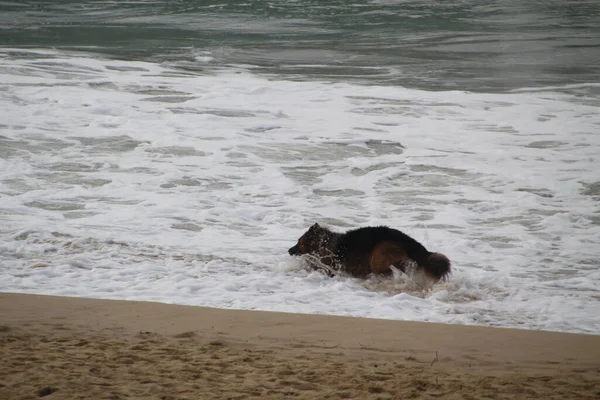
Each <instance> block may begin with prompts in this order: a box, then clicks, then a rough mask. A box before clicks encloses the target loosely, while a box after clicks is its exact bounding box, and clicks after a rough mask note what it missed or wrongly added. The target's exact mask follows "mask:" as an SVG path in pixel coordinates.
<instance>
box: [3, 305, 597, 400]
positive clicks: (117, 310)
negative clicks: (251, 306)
mask: <svg viewBox="0 0 600 400" xmlns="http://www.w3.org/2000/svg"><path fill="white" fill-rule="evenodd" d="M0 341H1V343H2V346H0V348H1V349H2V350H1V353H2V354H0V358H2V359H3V360H4V361H3V363H2V365H3V367H2V369H1V370H0V398H11V399H13V398H15V399H29V398H31V399H33V398H40V397H45V398H47V399H59V398H60V399H67V398H114V399H125V398H156V399H187V398H189V399H193V398H214V399H217V398H238V399H244V398H248V399H251V398H273V399H276V398H282V397H294V398H301V399H304V398H306V399H310V398H332V399H335V398H369V399H370V398H373V399H392V398H398V399H400V398H439V397H442V398H474V399H476V398H482V397H487V398H523V396H525V397H526V398H540V399H541V398H557V399H558V398H573V399H576V398H577V399H588V398H589V399H593V398H598V397H600V335H590V334H576V333H561V332H550V331H532V330H519V329H513V328H496V327H481V326H464V325H446V324H437V323H428V322H411V321H396V320H378V319H367V318H356V317H341V316H326V315H312V314H290V313H281V312H272V311H241V310H226V309H214V308H205V307H197V306H182V305H172V304H164V303H151V302H138V301H124V300H99V299H87V298H78V297H55V296H45V295H31V294H11V293H0ZM42 395H43V396H42ZM90 396H91V397H90ZM111 396H112V397H111Z"/></svg>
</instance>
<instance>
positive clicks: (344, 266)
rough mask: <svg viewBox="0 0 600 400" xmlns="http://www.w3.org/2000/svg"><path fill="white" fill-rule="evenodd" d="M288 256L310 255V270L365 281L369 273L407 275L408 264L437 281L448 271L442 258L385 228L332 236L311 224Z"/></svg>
mask: <svg viewBox="0 0 600 400" xmlns="http://www.w3.org/2000/svg"><path fill="white" fill-rule="evenodd" d="M288 253H289V254H290V255H291V256H298V255H303V254H307V255H310V256H311V257H310V258H312V262H311V264H312V266H313V268H316V269H326V270H327V272H328V273H329V275H334V274H335V271H341V272H345V273H348V274H349V275H352V276H354V277H357V278H366V277H367V276H369V275H370V274H375V275H391V274H392V273H393V271H392V267H395V268H397V269H399V270H400V271H402V272H407V271H406V270H407V268H408V267H409V266H410V265H415V266H416V269H417V270H422V271H423V272H425V274H426V275H427V276H428V277H429V278H431V279H432V280H433V281H434V282H438V281H439V280H440V279H443V278H446V277H447V276H448V275H449V274H450V272H451V265H450V260H448V258H447V257H446V256H444V255H443V254H439V253H432V252H430V251H428V250H427V249H426V248H425V247H424V246H423V245H422V244H421V243H419V242H418V241H416V240H415V239H413V238H411V237H410V236H408V235H406V234H405V233H403V232H401V231H399V230H397V229H392V228H388V227H387V226H376V227H365V228H358V229H354V230H351V231H348V232H346V233H336V232H332V231H330V230H329V229H327V228H323V227H321V226H319V224H314V225H313V226H311V227H310V228H309V229H308V231H306V233H304V235H302V237H301V238H300V239H298V243H296V245H295V246H293V247H291V248H290V249H289V250H288ZM315 261H316V262H315ZM319 264H321V265H319ZM323 266H324V267H325V268H323Z"/></svg>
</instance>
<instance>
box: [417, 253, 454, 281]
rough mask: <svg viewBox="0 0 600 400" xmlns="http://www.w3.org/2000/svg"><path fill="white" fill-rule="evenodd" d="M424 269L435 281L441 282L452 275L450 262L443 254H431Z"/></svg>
mask: <svg viewBox="0 0 600 400" xmlns="http://www.w3.org/2000/svg"><path fill="white" fill-rule="evenodd" d="M423 269H424V270H425V272H426V273H427V275H429V276H430V277H432V278H433V279H435V280H436V282H437V281H439V280H440V279H443V278H445V277H447V276H448V275H450V272H451V266H450V260H448V257H446V256H445V255H443V254H440V253H431V254H429V257H427V261H426V262H425V265H423Z"/></svg>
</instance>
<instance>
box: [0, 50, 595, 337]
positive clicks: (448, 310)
mask: <svg viewBox="0 0 600 400" xmlns="http://www.w3.org/2000/svg"><path fill="white" fill-rule="evenodd" d="M36 53H38V54H40V56H42V55H43V59H41V58H40V59H36V58H35V57H34V55H35V54H36ZM20 55H22V56H23V57H21V56H20ZM198 57H200V58H201V59H199V62H203V63H206V62H209V61H210V54H201V55H198ZM0 81H2V82H4V84H3V85H2V86H1V87H0V108H1V109H2V110H3V117H2V121H1V125H0V195H1V196H2V197H0V220H1V222H2V224H1V226H2V228H0V229H1V230H2V232H1V233H2V235H1V236H0V265H1V268H0V290H2V291H15V292H27V293H47V294H56V295H68V296H85V297H99V298H119V299H132V300H133V299H135V300H154V301H162V302H169V303H180V304H196V305H204V306H211V307H221V308H242V309H263V310H279V311H291V312H303V313H325V314H338V315H353V316H361V317H376V318H391V319H406V320H418V321H435V322H444V323H459V324H483V325H498V326H506V327H522V328H530V329H550V330H560V331H572V332H588V333H600V306H599V303H598V300H599V299H600V274H599V273H598V265H600V254H599V252H598V248H600V247H599V245H600V239H599V238H600V221H599V220H598V214H597V210H598V198H599V197H600V188H598V181H599V178H598V173H597V171H598V156H597V155H598V154H599V148H600V137H599V136H598V135H597V134H596V131H597V128H598V126H600V115H599V114H598V113H597V108H596V107H594V106H593V105H590V104H586V103H585V102H581V101H580V99H579V98H577V97H576V96H573V95H569V94H567V93H563V92H561V91H560V88H548V89H547V90H544V91H537V90H524V91H514V92H511V93H506V94H475V93H464V92H458V91H451V92H425V91H419V90H409V89H404V88H399V87H375V86H371V87H367V86H359V85H352V84H346V83H335V84H333V83H326V82H290V81H281V80H276V79H273V78H272V79H266V78H264V77H261V76H258V75H254V74H252V73H249V72H247V71H244V70H239V69H238V70H235V71H233V70H222V71H218V72H215V73H213V74H210V75H192V74H190V73H182V72H181V71H178V70H177V69H174V67H168V66H161V65H158V64H153V63H148V62H129V61H115V60H103V59H100V58H98V57H97V56H89V55H86V54H78V53H66V52H54V51H50V50H31V51H29V50H27V51H24V50H7V49H3V50H0ZM401 146H403V147H404V149H402V147H401ZM313 222H320V223H324V224H326V225H327V224H329V225H330V226H332V227H333V228H335V229H339V230H343V229H348V228H349V227H357V226H364V225H380V224H385V225H389V226H393V227H396V228H399V229H402V230H403V231H405V232H406V233H408V234H410V235H412V236H413V237H415V238H416V239H417V240H419V241H421V242H422V243H424V244H425V245H426V247H427V248H428V249H430V250H432V251H438V252H441V253H444V254H446V255H447V256H448V257H449V258H450V259H451V260H452V261H453V265H454V273H453V275H452V277H451V279H450V280H449V281H448V282H445V283H442V284H439V285H435V286H434V287H432V288H430V289H427V290H422V289H421V287H420V286H419V285H417V284H415V283H414V282H413V281H411V280H410V279H408V278H407V277H406V276H402V275H399V276H397V277H395V278H394V279H391V280H383V279H379V278H372V279H370V280H367V281H361V280H357V279H352V278H349V277H341V276H338V277H334V278H328V277H325V276H324V275H322V274H319V273H317V272H312V271H308V270H307V269H306V268H305V267H304V266H303V264H302V262H301V261H299V260H297V259H294V258H291V257H289V256H288V255H287V248H289V247H290V246H292V245H293V244H294V242H295V240H296V239H297V238H298V237H299V236H300V235H301V234H302V233H303V231H304V230H305V229H306V228H307V227H308V226H309V225H311V224H312V223H313Z"/></svg>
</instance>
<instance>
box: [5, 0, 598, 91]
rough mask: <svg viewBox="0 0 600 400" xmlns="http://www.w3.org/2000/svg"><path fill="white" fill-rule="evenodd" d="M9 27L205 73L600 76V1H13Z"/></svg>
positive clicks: (464, 78)
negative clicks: (240, 70) (225, 70)
mask: <svg viewBox="0 0 600 400" xmlns="http://www.w3.org/2000/svg"><path fill="white" fill-rule="evenodd" d="M0 26H1V27H2V29H0V46H1V47H5V48H57V49H68V50H83V51H86V52H98V53H102V54H103V56H109V57H114V58H119V59H127V60H131V59H136V60H140V59H141V60H150V61H156V62H160V63H170V64H172V65H174V66H178V67H180V68H183V69H187V70H190V71H194V72H196V73H203V72H205V71H206V72H208V71H209V70H212V69H220V68H231V67H243V68H251V69H253V71H254V72H256V73H264V74H269V75H273V76H275V77H276V78H277V79H293V80H307V79H319V80H327V81H339V82H344V81H349V82H353V83H364V84H379V85H402V86H406V87H412V88H420V89H426V90H454V89H456V90H472V91H493V92H497V91H505V90H511V89H515V88H522V87H545V86H564V85H572V84H581V83H594V82H596V83H597V82H600V1H597V0H574V1H566V0H564V1H554V0H549V1H521V0H507V1H479V0H472V1H466V0H465V1H441V0H440V1H433V0H429V1H426V0H415V1H392V0H388V1H383V0H382V1H341V0H335V1H334V0H329V1H324V0H321V1H319V0H298V1H283V0H281V1H274V0H271V1H256V0H248V1H236V2H215V1H193V0H179V1H64V0H62V1H50V0H48V1H24V2H10V1H4V2H0ZM199 56H200V57H211V61H210V62H209V63H206V62H199V61H198V57H199Z"/></svg>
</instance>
